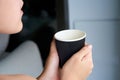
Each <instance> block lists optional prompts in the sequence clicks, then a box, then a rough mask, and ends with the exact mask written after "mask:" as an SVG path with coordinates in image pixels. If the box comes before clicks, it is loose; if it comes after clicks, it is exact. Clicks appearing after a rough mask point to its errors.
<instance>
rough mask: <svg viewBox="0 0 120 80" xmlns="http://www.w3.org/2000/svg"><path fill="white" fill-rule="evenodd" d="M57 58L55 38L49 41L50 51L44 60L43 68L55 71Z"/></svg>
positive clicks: (57, 64)
mask: <svg viewBox="0 0 120 80" xmlns="http://www.w3.org/2000/svg"><path fill="white" fill-rule="evenodd" d="M58 67H59V58H58V54H57V50H56V45H55V40H53V41H52V42H51V47H50V53H49V56H48V59H47V61H46V65H45V69H46V70H47V71H50V72H53V73H55V72H56V71H58Z"/></svg>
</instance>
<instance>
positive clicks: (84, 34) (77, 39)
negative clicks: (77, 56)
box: [54, 29, 86, 42]
mask: <svg viewBox="0 0 120 80" xmlns="http://www.w3.org/2000/svg"><path fill="white" fill-rule="evenodd" d="M66 31H68V32H70V31H71V32H75V31H77V32H79V34H82V36H81V37H79V38H76V39H70V40H63V39H61V38H59V37H58V35H59V34H61V33H63V32H66ZM85 37H86V32H84V31H81V30H79V29H66V30H61V31H58V32H56V33H55V35H54V38H55V39H56V40H58V41H63V42H73V41H79V40H82V39H84V38H85Z"/></svg>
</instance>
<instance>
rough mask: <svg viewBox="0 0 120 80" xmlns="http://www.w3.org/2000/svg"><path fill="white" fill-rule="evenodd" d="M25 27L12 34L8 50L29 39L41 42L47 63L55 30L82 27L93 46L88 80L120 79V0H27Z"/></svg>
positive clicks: (43, 55) (42, 53)
mask: <svg viewBox="0 0 120 80" xmlns="http://www.w3.org/2000/svg"><path fill="white" fill-rule="evenodd" d="M23 10H24V15H23V25H24V28H23V30H22V31H21V32H20V33H18V34H12V35H10V42H9V46H12V47H9V46H8V48H7V51H12V50H13V49H14V48H16V47H17V46H18V45H19V44H21V43H22V42H24V41H26V40H33V41H34V42H36V43H37V45H38V47H39V49H40V52H41V56H42V60H43V65H44V64H45V61H46V58H47V56H48V53H49V47H50V42H51V40H52V37H53V35H54V33H55V32H56V31H58V30H62V29H80V30H83V31H85V32H86V33H87V39H86V42H87V43H90V44H92V45H93V60H94V69H93V72H92V74H91V75H90V77H89V78H88V80H120V0H24V7H23Z"/></svg>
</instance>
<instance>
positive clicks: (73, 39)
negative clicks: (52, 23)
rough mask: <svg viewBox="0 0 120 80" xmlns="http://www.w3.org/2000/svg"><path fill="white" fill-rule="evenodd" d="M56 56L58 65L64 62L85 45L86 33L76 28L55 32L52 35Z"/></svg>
mask: <svg viewBox="0 0 120 80" xmlns="http://www.w3.org/2000/svg"><path fill="white" fill-rule="evenodd" d="M54 38H55V42H56V48H57V52H58V56H59V59H60V63H59V66H60V67H62V66H63V65H64V64H65V62H66V61H67V60H68V59H69V58H70V57H71V56H72V55H73V54H74V53H76V52H77V51H79V50H80V49H81V48H82V47H83V46H84V45H85V38H86V33H85V32H84V31H80V30H76V29H68V30H62V31H59V32H57V33H56V34H55V35H54Z"/></svg>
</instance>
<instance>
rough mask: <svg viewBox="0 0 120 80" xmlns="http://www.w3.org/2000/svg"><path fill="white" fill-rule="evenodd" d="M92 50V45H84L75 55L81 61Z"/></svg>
mask: <svg viewBox="0 0 120 80" xmlns="http://www.w3.org/2000/svg"><path fill="white" fill-rule="evenodd" d="M91 50H92V45H85V46H84V47H83V48H82V49H81V50H80V51H78V52H77V53H76V54H75V55H76V56H79V57H80V60H82V59H83V57H85V56H86V55H87V54H88V53H89V52H90V51H91Z"/></svg>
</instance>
